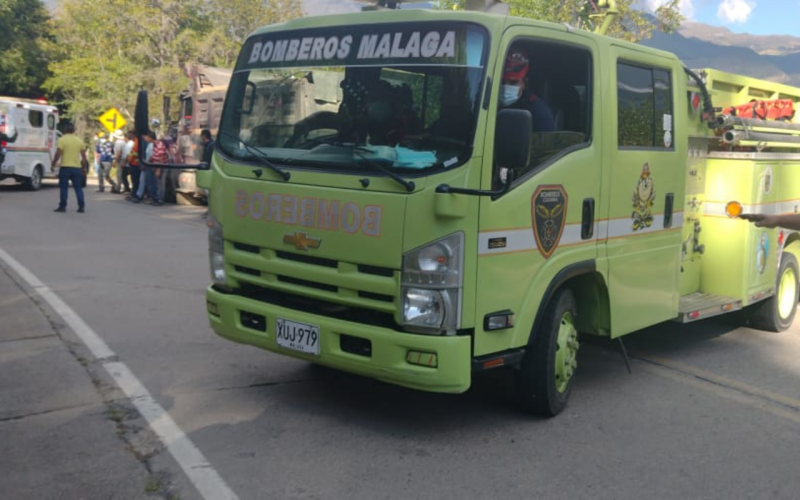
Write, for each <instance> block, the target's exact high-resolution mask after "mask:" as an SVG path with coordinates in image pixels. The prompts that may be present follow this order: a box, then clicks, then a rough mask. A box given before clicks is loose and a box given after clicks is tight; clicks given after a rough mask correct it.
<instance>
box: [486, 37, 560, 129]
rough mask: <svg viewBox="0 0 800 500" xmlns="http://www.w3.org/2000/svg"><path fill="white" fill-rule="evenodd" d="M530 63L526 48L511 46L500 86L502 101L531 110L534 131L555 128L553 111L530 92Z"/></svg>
mask: <svg viewBox="0 0 800 500" xmlns="http://www.w3.org/2000/svg"><path fill="white" fill-rule="evenodd" d="M529 69H530V64H529V62H528V54H527V53H526V52H525V50H524V49H521V48H513V47H512V48H511V50H510V51H509V52H508V55H507V56H506V61H505V66H504V67H503V83H502V85H501V86H500V103H501V104H502V105H503V107H505V108H513V109H524V110H527V111H529V112H530V114H531V120H532V125H533V131H534V132H552V131H554V130H555V128H556V127H555V120H554V118H553V111H552V110H551V109H550V106H548V105H547V103H546V102H544V101H543V100H542V99H540V98H539V97H538V96H537V95H536V94H534V93H533V92H528V71H529Z"/></svg>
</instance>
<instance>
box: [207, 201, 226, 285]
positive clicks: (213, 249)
mask: <svg viewBox="0 0 800 500" xmlns="http://www.w3.org/2000/svg"><path fill="white" fill-rule="evenodd" d="M206 226H208V261H209V264H210V265H211V281H213V282H214V283H216V284H218V285H225V241H224V240H223V239H222V224H221V223H220V222H219V221H218V220H217V219H215V218H214V216H213V215H212V214H211V211H209V212H208V216H207V217H206Z"/></svg>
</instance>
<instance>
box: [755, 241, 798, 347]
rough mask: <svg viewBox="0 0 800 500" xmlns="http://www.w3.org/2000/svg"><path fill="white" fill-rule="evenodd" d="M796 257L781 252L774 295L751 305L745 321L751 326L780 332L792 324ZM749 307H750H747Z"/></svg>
mask: <svg viewBox="0 0 800 500" xmlns="http://www.w3.org/2000/svg"><path fill="white" fill-rule="evenodd" d="M798 277H800V273H798V266H797V259H796V258H795V256H794V255H792V254H791V253H789V252H783V255H782V256H781V265H780V267H779V268H778V276H777V278H776V283H775V295H773V296H772V297H770V298H769V299H767V300H764V301H762V302H760V303H758V304H755V305H753V306H752V310H751V312H750V313H749V314H748V315H747V320H748V321H747V323H748V324H749V325H750V326H752V327H753V328H757V329H759V330H767V331H771V332H782V331H784V330H786V329H787V328H789V327H790V326H792V322H793V321H794V315H795V313H796V312H797V301H798V294H800V286H799V285H798ZM748 309H750V308H748Z"/></svg>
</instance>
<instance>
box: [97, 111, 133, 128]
mask: <svg viewBox="0 0 800 500" xmlns="http://www.w3.org/2000/svg"><path fill="white" fill-rule="evenodd" d="M99 120H100V123H102V124H103V126H104V127H105V128H106V130H108V131H109V132H110V133H113V132H114V131H115V130H122V127H124V126H125V124H126V123H127V122H126V121H125V118H123V117H122V115H121V114H119V111H117V110H116V108H111V109H109V110H108V111H106V112H105V113H103V114H102V115H100V118H99Z"/></svg>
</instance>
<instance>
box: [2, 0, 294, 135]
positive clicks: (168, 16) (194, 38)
mask: <svg viewBox="0 0 800 500" xmlns="http://www.w3.org/2000/svg"><path fill="white" fill-rule="evenodd" d="M0 1H3V0H0ZM301 14H302V11H301V9H300V0H270V1H269V2H264V1H259V2H249V1H244V0H230V1H225V0H148V1H147V2H141V1H137V0H62V1H61V2H60V5H59V8H58V10H57V11H56V13H55V16H54V17H55V34H56V37H57V39H58V42H59V43H58V47H57V48H56V49H55V50H54V53H55V59H56V60H57V62H55V63H53V64H51V66H50V69H51V70H52V74H53V76H52V77H51V78H49V79H48V80H47V82H46V84H45V86H46V88H47V90H49V91H50V92H53V93H57V94H59V95H62V96H63V104H64V105H65V106H66V107H67V112H66V115H67V116H68V117H69V118H71V119H72V120H74V121H75V123H76V125H78V127H79V131H80V130H81V127H85V128H88V129H91V131H92V132H93V131H94V130H95V129H97V128H99V124H98V123H97V117H98V116H99V115H100V114H102V113H103V112H104V111H106V110H107V109H109V108H110V107H115V108H117V109H119V110H120V112H121V113H122V114H123V115H124V116H125V118H126V119H127V120H128V121H129V122H132V121H133V109H134V106H135V104H136V96H137V93H138V91H139V90H140V89H145V90H147V91H148V92H149V94H150V108H151V109H150V114H151V116H158V117H160V116H161V114H162V111H161V109H160V108H161V106H160V103H161V97H162V96H171V97H175V96H177V95H178V94H179V93H180V91H181V90H183V89H185V88H186V87H187V86H188V84H189V80H188V78H187V76H186V75H185V68H186V66H187V64H190V63H194V62H199V63H204V64H209V65H216V66H222V67H229V66H231V65H232V64H233V62H234V61H235V57H236V54H237V53H238V51H239V49H240V48H241V45H242V43H243V41H244V39H245V37H246V36H247V34H248V33H249V32H251V31H252V30H253V29H255V28H256V27H257V26H260V25H263V24H270V23H272V22H279V21H283V20H286V19H289V18H291V17H297V16H300V15H301ZM84 132H86V130H84Z"/></svg>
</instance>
